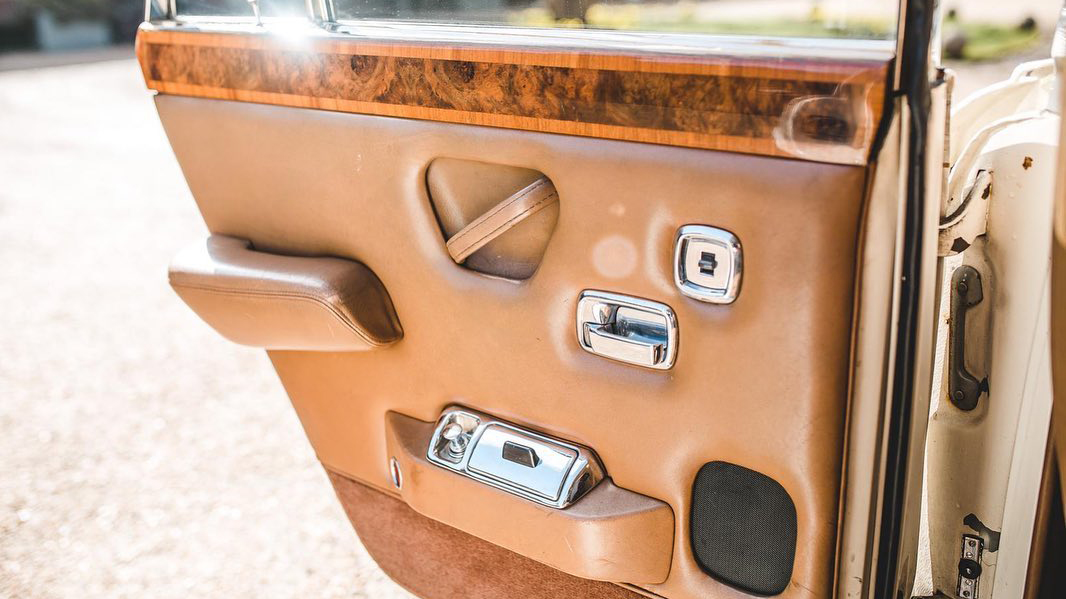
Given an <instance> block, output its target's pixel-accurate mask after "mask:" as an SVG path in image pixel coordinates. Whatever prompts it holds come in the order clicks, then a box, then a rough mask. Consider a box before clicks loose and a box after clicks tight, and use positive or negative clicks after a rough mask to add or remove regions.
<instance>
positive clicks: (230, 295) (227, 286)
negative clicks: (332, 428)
mask: <svg viewBox="0 0 1066 599" xmlns="http://www.w3.org/2000/svg"><path fill="white" fill-rule="evenodd" d="M170 286H171V287H173V288H174V291H176V292H177V293H178V295H179V296H180V297H181V299H182V300H184V301H185V303H186V304H188V305H189V307H190V308H192V309H193V311H194V312H196V314H197V315H199V316H200V318H202V319H203V320H204V322H206V323H207V324H209V325H211V327H212V328H213V329H215V330H216V331H218V332H219V333H220V334H221V335H222V336H223V337H225V338H227V339H229V340H230V341H233V342H236V343H240V344H242V345H251V346H253V347H263V348H267V349H296V350H314V351H359V350H367V349H373V348H375V347H381V346H385V345H389V344H390V343H394V342H396V341H398V340H399V339H400V338H401V337H403V331H402V330H401V328H400V322H399V320H398V319H397V318H396V313H395V312H394V311H393V308H392V301H391V300H390V299H389V294H388V293H387V292H386V291H385V288H384V287H382V285H381V281H380V280H378V278H377V277H376V276H374V273H372V272H370V269H368V268H367V267H365V266H363V265H362V264H359V263H358V262H354V261H351V260H342V259H340V258H303V257H294V256H279V255H276V254H268V253H265V252H257V251H255V250H253V249H251V243H249V242H248V241H245V240H243V239H236V238H233V237H226V236H224V235H212V236H211V237H209V238H207V239H206V240H204V241H199V242H197V243H195V244H193V245H191V246H189V247H187V248H185V249H184V250H182V251H181V252H179V253H178V255H177V256H175V258H174V260H173V261H172V262H171V264H170Z"/></svg>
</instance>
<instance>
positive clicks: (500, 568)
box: [329, 472, 640, 599]
mask: <svg viewBox="0 0 1066 599" xmlns="http://www.w3.org/2000/svg"><path fill="white" fill-rule="evenodd" d="M329 480H330V482H332V483H333V488H334V489H335V490H336V492H337V498H338V499H340V502H341V505H342V506H344V511H345V512H347V513H348V518H349V519H350V520H351V521H352V525H353V526H355V529H356V531H358V533H359V538H360V540H362V541H363V544H364V545H365V546H366V547H367V549H368V550H369V552H370V556H371V557H373V558H374V561H376V562H377V563H378V565H380V566H381V569H382V570H384V571H385V573H386V574H388V575H389V576H391V577H392V578H394V579H396V580H397V581H398V582H399V583H400V584H401V585H402V586H403V587H404V588H406V589H407V590H409V591H411V592H412V593H414V594H415V595H417V596H419V597H423V598H425V599H516V598H519V597H520V598H521V599H561V598H565V599H640V595H638V594H637V593H634V592H633V591H629V590H626V589H624V588H622V587H620V586H616V585H613V584H611V583H609V582H599V581H596V580H586V579H584V578H578V577H576V576H570V575H569V574H564V573H562V572H560V571H558V570H554V569H552V568H549V567H548V566H545V565H543V564H540V563H538V562H535V561H533V560H531V559H529V558H526V557H522V556H521V555H518V554H517V553H513V552H511V551H508V550H506V549H503V548H501V547H498V546H496V545H493V544H492V543H488V542H485V541H482V540H481V539H479V538H477V537H475V536H472V535H468V534H466V533H464V532H462V531H459V530H456V529H454V528H452V527H450V526H445V525H444V524H441V523H439V522H436V521H434V520H432V519H430V518H426V517H425V516H422V515H420V514H418V513H417V512H415V511H414V510H412V509H411V508H409V507H407V505H406V504H404V502H403V501H400V500H399V499H396V498H395V497H393V496H391V495H387V494H385V493H382V492H381V491H380V490H376V489H374V488H372V487H369V486H367V485H364V484H362V483H359V482H357V481H354V480H351V479H350V478H346V477H344V476H343V475H340V474H337V473H334V472H329Z"/></svg>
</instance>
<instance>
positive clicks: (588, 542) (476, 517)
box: [385, 412, 674, 584]
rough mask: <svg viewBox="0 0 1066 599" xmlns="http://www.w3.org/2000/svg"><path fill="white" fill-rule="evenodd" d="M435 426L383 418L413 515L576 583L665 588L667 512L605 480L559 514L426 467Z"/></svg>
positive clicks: (669, 547)
mask: <svg viewBox="0 0 1066 599" xmlns="http://www.w3.org/2000/svg"><path fill="white" fill-rule="evenodd" d="M434 426H435V425H434V423H432V422H423V421H421V420H417V419H415V418H411V417H408V416H404V415H403V414H398V413H396V412H389V413H387V414H386V416H385V445H386V447H387V449H388V452H389V453H388V455H389V456H390V457H391V458H395V459H396V462H397V465H398V466H399V468H400V472H401V473H402V474H401V476H402V481H403V482H402V484H401V487H400V490H399V493H400V497H401V498H402V499H403V500H404V501H405V502H406V503H407V505H409V506H410V507H411V508H413V509H414V510H415V511H416V512H419V513H420V514H422V515H424V516H427V517H429V518H432V519H434V520H437V521H439V522H443V523H444V524H447V525H448V526H451V527H454V528H458V529H459V530H462V531H463V532H466V533H468V534H472V535H474V536H476V537H479V538H481V539H484V540H486V541H489V542H490V543H494V544H496V545H499V546H501V547H504V548H506V549H509V550H511V551H514V552H515V553H518V554H520V555H524V556H526V557H528V558H531V559H534V560H537V561H538V562H541V563H543V564H547V565H549V566H551V567H553V568H555V569H557V570H562V571H563V572H566V573H567V574H572V575H574V576H579V577H581V578H589V579H593V580H605V581H609V582H628V583H638V584H640V583H653V584H654V583H661V582H663V581H664V580H666V577H667V575H668V574H669V573H670V560H671V558H672V556H673V548H674V512H673V510H672V509H670V506H669V505H667V504H665V503H663V502H662V501H659V500H658V499H652V498H651V497H646V496H644V495H641V494H639V493H634V492H633V491H629V490H627V489H623V488H620V487H618V486H616V485H615V484H614V483H613V482H612V481H611V479H609V478H607V479H604V480H602V481H600V483H599V484H597V485H596V486H595V487H593V489H592V490H591V491H589V492H588V493H587V494H586V495H585V496H584V497H582V498H581V499H579V500H578V501H577V502H575V503H574V504H573V505H571V506H569V507H567V508H566V509H562V510H559V509H554V508H550V507H547V506H544V505H540V504H538V503H534V502H532V501H528V500H525V499H522V498H520V497H517V496H515V495H511V494H509V493H506V492H504V491H500V490H498V489H495V488H493V487H490V486H488V485H485V484H482V483H480V482H477V481H475V480H472V479H469V478H466V477H464V476H460V475H458V474H456V473H454V472H452V471H451V470H447V469H445V468H442V467H440V466H437V465H435V464H433V463H432V462H430V461H429V459H428V458H427V457H426V452H427V451H428V449H429V441H430V438H431V437H432V435H433V427H434Z"/></svg>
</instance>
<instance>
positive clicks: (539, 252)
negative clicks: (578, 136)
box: [426, 158, 559, 280]
mask: <svg viewBox="0 0 1066 599" xmlns="http://www.w3.org/2000/svg"><path fill="white" fill-rule="evenodd" d="M542 177H543V174H542V173H539V172H537V171H535V170H532V169H527V168H519V167H515V166H508V165H506V164H492V163H487V162H480V161H474V160H456V159H453V158H437V159H435V160H433V162H431V163H430V165H429V167H428V168H427V170H426V185H427V187H428V191H429V197H430V201H431V203H432V205H433V208H434V211H435V212H436V215H437V220H438V221H439V223H440V227H441V232H442V233H443V235H444V239H449V240H450V239H453V238H455V237H456V236H457V235H458V234H459V233H460V232H461V230H462V229H464V228H465V227H467V226H469V225H470V224H471V223H473V222H474V221H476V220H477V219H478V218H479V217H481V216H483V215H486V214H488V213H489V212H491V211H492V210H493V208H494V207H496V206H498V205H499V203H500V201H501V200H503V199H504V198H508V197H509V196H512V195H513V194H514V193H515V192H516V191H519V190H521V189H523V188H525V187H526V186H528V185H530V184H532V183H535V182H536V181H537V180H538V179H540V178H542ZM552 187H553V189H554V186H552ZM558 219H559V204H558V203H557V202H553V203H549V204H544V205H543V208H542V209H540V210H538V211H536V212H533V213H530V214H527V215H525V218H522V219H519V220H517V221H514V222H513V223H510V224H509V225H508V227H507V229H506V231H505V232H504V231H501V234H499V235H496V236H495V237H493V238H492V239H489V240H487V242H486V243H485V244H484V245H483V246H482V247H480V248H479V249H476V250H475V251H474V252H472V253H471V254H470V255H469V256H468V257H467V258H466V259H465V260H464V261H463V266H465V267H466V268H469V269H471V270H475V271H477V272H481V273H485V274H490V275H495V276H498V277H505V278H508V279H519V280H521V279H528V278H529V277H531V276H532V275H533V273H534V272H535V271H536V270H537V266H538V265H539V264H540V261H541V257H542V256H543V255H544V250H545V248H547V246H548V240H549V239H550V238H551V236H552V231H554V230H555V223H556V221H557V220H558ZM504 233H505V234H504Z"/></svg>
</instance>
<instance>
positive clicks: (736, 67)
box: [137, 24, 890, 164]
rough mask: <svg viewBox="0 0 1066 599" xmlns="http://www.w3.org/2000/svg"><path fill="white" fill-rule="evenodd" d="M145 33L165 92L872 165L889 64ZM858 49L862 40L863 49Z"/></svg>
mask: <svg viewBox="0 0 1066 599" xmlns="http://www.w3.org/2000/svg"><path fill="white" fill-rule="evenodd" d="M469 39H471V40H474V41H470V42H463V43H456V42H454V41H453V42H448V43H445V42H432V43H426V42H419V43H416V42H404V41H397V40H395V39H391V40H390V39H375V38H367V37H365V36H359V37H356V36H351V35H343V34H336V33H328V32H326V31H324V30H320V29H317V28H311V27H307V28H301V29H299V30H298V32H297V33H296V34H289V35H281V34H279V33H278V32H272V30H271V29H270V27H269V26H268V27H266V28H255V27H248V26H245V25H236V24H230V25H196V26H190V25H182V26H169V27H168V26H156V25H142V27H141V29H140V31H139V33H138V36H137V56H138V58H139V60H140V64H141V67H142V70H143V72H144V77H145V81H146V83H147V85H148V87H149V88H150V89H153V90H156V91H158V92H160V93H165V94H175V95H185V96H198V97H208V98H218V99H228V100H238V101H246V102H259V103H267V104H278V105H284V106H297V107H308V108H318V109H325V110H335V111H342V112H354V113H362V114H373V115H383V116H395V117H405V118H416V119H425V120H435V121H445V122H452V123H465V124H473V125H488V126H493V127H506V128H511V129H525V130H530V131H542V132H550V133H564V134H571V135H582V136H588V137H599V138H607V139H619V140H628V141H639V142H649V143H657V144H666V145H676V146H686V147H694V148H705V149H714V150H726V151H734V152H744V153H750V154H763V155H771V156H787V157H793V158H802V159H808V160H815V161H821V162H833V163H840V164H863V163H865V162H866V161H867V159H868V156H869V151H870V147H871V145H872V143H873V138H874V135H875V132H876V130H877V127H878V124H879V122H880V118H881V115H882V110H883V105H884V94H885V89H886V80H887V77H888V72H889V70H888V66H889V64H890V55H889V54H887V53H885V52H876V51H866V52H863V53H859V54H854V56H859V57H858V58H818V57H814V58H811V57H808V58H784V57H775V56H768V55H765V54H760V53H752V54H748V55H745V54H738V53H728V52H723V53H720V54H719V53H709V52H703V53H693V54H680V53H665V54H664V53H658V54H655V53H639V52H637V50H639V49H640V48H639V47H637V46H634V47H633V48H632V49H626V50H625V51H622V50H619V49H618V48H617V46H615V47H610V48H608V49H596V48H595V47H592V48H590V47H581V48H560V47H559V46H558V45H556V46H548V47H538V46H529V45H525V46H514V47H506V48H501V47H500V46H498V45H490V44H480V45H479V44H477V43H476V39H477V38H476V37H473V36H471V37H470V38H469ZM855 44H857V47H858V46H861V44H862V42H855Z"/></svg>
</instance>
